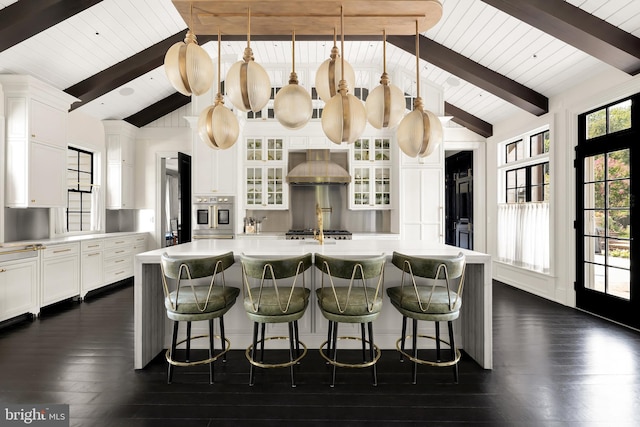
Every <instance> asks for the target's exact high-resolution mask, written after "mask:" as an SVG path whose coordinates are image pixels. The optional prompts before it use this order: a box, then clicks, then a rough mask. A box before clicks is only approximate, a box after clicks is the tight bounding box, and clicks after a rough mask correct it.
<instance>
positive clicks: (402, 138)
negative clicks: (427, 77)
mask: <svg viewBox="0 0 640 427" xmlns="http://www.w3.org/2000/svg"><path fill="white" fill-rule="evenodd" d="M442 135H443V130H442V123H440V120H439V119H438V117H437V116H436V115H435V114H433V113H432V112H431V111H426V110H424V109H423V105H422V98H420V33H419V32H418V21H416V100H415V102H414V105H413V111H412V112H411V113H409V114H407V115H406V116H405V117H404V119H402V121H401V122H400V125H399V126H398V131H397V134H396V137H397V140H398V146H399V147H400V149H401V150H402V151H403V152H404V153H405V154H406V155H407V156H409V157H426V156H428V155H429V154H431V153H433V152H434V150H435V149H436V148H437V147H438V145H440V143H441V142H442Z"/></svg>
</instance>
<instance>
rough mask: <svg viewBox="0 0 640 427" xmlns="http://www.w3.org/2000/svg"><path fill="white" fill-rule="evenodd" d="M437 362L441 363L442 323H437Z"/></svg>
mask: <svg viewBox="0 0 640 427" xmlns="http://www.w3.org/2000/svg"><path fill="white" fill-rule="evenodd" d="M435 323H436V362H441V361H442V358H441V357H440V322H438V321H436V322H435Z"/></svg>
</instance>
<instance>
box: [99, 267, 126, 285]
mask: <svg viewBox="0 0 640 427" xmlns="http://www.w3.org/2000/svg"><path fill="white" fill-rule="evenodd" d="M131 276H133V266H131V265H130V266H129V267H128V268H127V267H125V266H122V267H121V268H116V269H112V270H105V272H104V282H105V283H113V282H117V281H119V280H123V279H126V278H127V277H131Z"/></svg>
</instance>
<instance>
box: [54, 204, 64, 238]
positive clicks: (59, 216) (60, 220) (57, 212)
mask: <svg viewBox="0 0 640 427" xmlns="http://www.w3.org/2000/svg"><path fill="white" fill-rule="evenodd" d="M52 210H53V227H54V231H55V233H56V234H64V233H66V232H67V208H53V209H52Z"/></svg>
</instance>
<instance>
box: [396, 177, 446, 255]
mask: <svg viewBox="0 0 640 427" xmlns="http://www.w3.org/2000/svg"><path fill="white" fill-rule="evenodd" d="M401 173H402V177H401V180H402V188H403V193H402V207H401V209H400V212H401V215H402V238H403V239H407V240H426V241H432V242H441V243H442V242H443V241H444V239H443V230H444V225H443V209H444V203H443V201H444V178H443V173H442V170H440V169H439V168H437V169H436V168H433V169H427V168H405V169H402V172H401Z"/></svg>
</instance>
